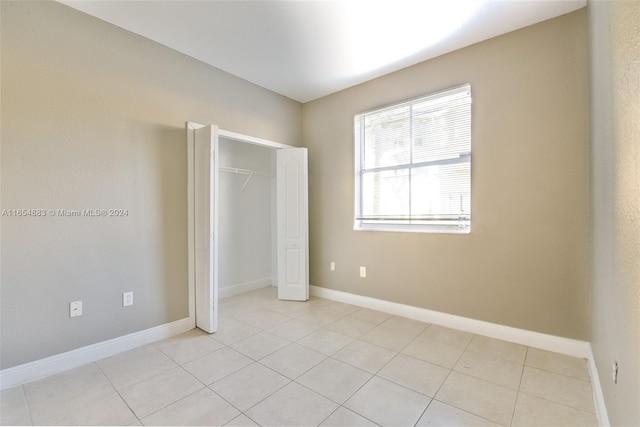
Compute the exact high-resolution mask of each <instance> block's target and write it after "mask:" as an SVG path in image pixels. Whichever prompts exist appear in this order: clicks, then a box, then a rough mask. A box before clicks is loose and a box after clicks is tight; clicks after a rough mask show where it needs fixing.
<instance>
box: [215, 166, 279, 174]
mask: <svg viewBox="0 0 640 427" xmlns="http://www.w3.org/2000/svg"><path fill="white" fill-rule="evenodd" d="M218 169H219V170H220V172H231V173H239V174H242V175H264V176H271V174H270V173H268V172H259V171H253V170H250V169H240V168H230V167H227V166H220V167H219V168H218Z"/></svg>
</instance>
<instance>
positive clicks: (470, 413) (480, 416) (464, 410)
mask: <svg viewBox="0 0 640 427" xmlns="http://www.w3.org/2000/svg"><path fill="white" fill-rule="evenodd" d="M433 402H438V403H442V404H443V405H447V406H451V407H452V408H455V409H457V410H458V411H462V412H464V413H465V414H469V415H472V416H474V417H478V418H482V419H483V420H485V421H488V422H490V423H492V424H498V425H500V423H499V422H497V421H494V420H491V419H489V418H487V417H483V416H482V415H478V414H474V413H473V412H469V411H467V410H466V409H462V408H458V407H457V406H455V405H452V404H451V403H447V402H444V401H442V400H438V399H436V398H435V397H434V398H433V399H432V400H431V402H429V405H431V403H433ZM510 424H511V423H509V424H508V425H505V427H508V426H509V425H510Z"/></svg>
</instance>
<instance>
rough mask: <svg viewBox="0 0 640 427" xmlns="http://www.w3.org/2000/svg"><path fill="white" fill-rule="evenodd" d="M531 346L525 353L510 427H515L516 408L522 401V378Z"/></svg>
mask: <svg viewBox="0 0 640 427" xmlns="http://www.w3.org/2000/svg"><path fill="white" fill-rule="evenodd" d="M529 348H531V347H529V346H527V347H526V349H525V352H524V360H523V361H522V370H521V371H520V381H518V389H517V393H516V401H515V403H514V405H513V411H511V421H510V422H509V426H511V425H513V418H514V417H515V416H516V408H517V407H518V400H519V399H520V388H521V387H522V377H523V376H524V367H525V366H526V363H527V356H528V355H529Z"/></svg>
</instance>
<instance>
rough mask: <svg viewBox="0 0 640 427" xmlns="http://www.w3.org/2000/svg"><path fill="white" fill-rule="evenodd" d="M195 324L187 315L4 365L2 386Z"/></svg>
mask: <svg viewBox="0 0 640 427" xmlns="http://www.w3.org/2000/svg"><path fill="white" fill-rule="evenodd" d="M194 327H195V325H194V322H193V319H192V318H189V317H187V318H185V319H181V320H176V321H175V322H171V323H165V324H164V325H159V326H156V327H153V328H149V329H145V330H144V331H139V332H133V333H131V334H128V335H124V336H121V337H117V338H113V339H110V340H107V341H102V342H99V343H96V344H91V345H88V346H86V347H82V348H78V349H75V350H71V351H68V352H66V353H61V354H56V355H55V356H51V357H47V358H44V359H40V360H35V361H33V362H29V363H25V364H23V365H18V366H14V367H12V368H7V369H3V370H1V371H0V390H5V389H8V388H11V387H15V386H18V385H21V384H24V383H28V382H31V381H35V380H38V379H40V378H44V377H46V376H49V375H53V374H57V373H59V372H63V371H66V370H68V369H72V368H77V367H79V366H82V365H86V364H87V363H92V362H96V361H98V360H101V359H104V358H106V357H109V356H113V355H115V354H118V353H122V352H123V351H127V350H131V349H133V348H136V347H141V346H143V345H147V344H151V343H152V342H155V341H160V340H163V339H165V338H169V337H172V336H174V335H178V334H181V333H183V332H186V331H188V330H190V329H193V328H194Z"/></svg>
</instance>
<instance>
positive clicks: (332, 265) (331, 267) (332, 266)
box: [329, 261, 336, 271]
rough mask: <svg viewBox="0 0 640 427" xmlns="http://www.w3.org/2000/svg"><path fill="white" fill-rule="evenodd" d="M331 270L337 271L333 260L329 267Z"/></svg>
mask: <svg viewBox="0 0 640 427" xmlns="http://www.w3.org/2000/svg"><path fill="white" fill-rule="evenodd" d="M329 268H330V269H331V271H336V263H335V262H333V261H331V266H330V267H329Z"/></svg>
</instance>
